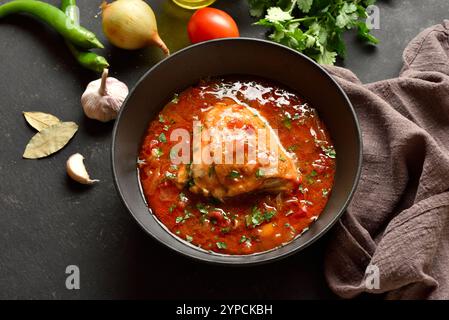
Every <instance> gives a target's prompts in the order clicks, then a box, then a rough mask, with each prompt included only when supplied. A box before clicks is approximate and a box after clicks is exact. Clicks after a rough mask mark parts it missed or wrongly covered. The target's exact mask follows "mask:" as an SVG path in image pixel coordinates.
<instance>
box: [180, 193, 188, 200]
mask: <svg viewBox="0 0 449 320" xmlns="http://www.w3.org/2000/svg"><path fill="white" fill-rule="evenodd" d="M179 201H181V202H187V201H189V199H188V198H187V196H186V194H185V193H184V192H180V193H179Z"/></svg>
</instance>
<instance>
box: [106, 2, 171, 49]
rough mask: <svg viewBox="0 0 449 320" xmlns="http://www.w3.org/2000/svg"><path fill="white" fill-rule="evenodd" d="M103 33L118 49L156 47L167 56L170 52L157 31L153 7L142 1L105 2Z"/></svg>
mask: <svg viewBox="0 0 449 320" xmlns="http://www.w3.org/2000/svg"><path fill="white" fill-rule="evenodd" d="M101 7H102V12H103V14H102V16H103V32H104V34H105V35H106V37H107V38H108V40H109V41H110V42H111V43H112V44H113V45H114V46H116V47H119V48H121V49H126V50H136V49H141V48H144V47H147V46H151V45H155V46H157V47H159V48H161V49H162V51H163V52H164V53H165V55H169V54H170V51H169V49H168V48H167V46H166V45H165V43H164V42H163V41H162V39H161V38H160V36H159V33H158V30H157V22H156V17H155V15H154V12H153V10H152V9H151V7H150V6H149V5H148V4H147V3H146V2H144V1H142V0H117V1H114V2H112V3H107V2H106V1H103V4H102V6H101Z"/></svg>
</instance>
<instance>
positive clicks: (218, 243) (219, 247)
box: [216, 242, 228, 250]
mask: <svg viewBox="0 0 449 320" xmlns="http://www.w3.org/2000/svg"><path fill="white" fill-rule="evenodd" d="M216 245H217V248H218V249H221V250H222V249H227V248H228V246H227V245H226V243H225V242H217V243H216Z"/></svg>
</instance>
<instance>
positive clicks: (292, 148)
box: [287, 144, 298, 152]
mask: <svg viewBox="0 0 449 320" xmlns="http://www.w3.org/2000/svg"><path fill="white" fill-rule="evenodd" d="M296 149H298V146H297V145H296V144H294V145H291V146H290V147H288V148H287V151H288V152H295V151H296Z"/></svg>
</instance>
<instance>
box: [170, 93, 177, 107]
mask: <svg viewBox="0 0 449 320" xmlns="http://www.w3.org/2000/svg"><path fill="white" fill-rule="evenodd" d="M171 102H172V103H175V104H176V103H178V102H179V94H177V93H175V94H174V95H173V99H171Z"/></svg>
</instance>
